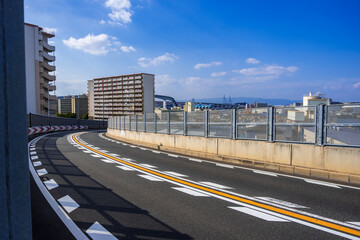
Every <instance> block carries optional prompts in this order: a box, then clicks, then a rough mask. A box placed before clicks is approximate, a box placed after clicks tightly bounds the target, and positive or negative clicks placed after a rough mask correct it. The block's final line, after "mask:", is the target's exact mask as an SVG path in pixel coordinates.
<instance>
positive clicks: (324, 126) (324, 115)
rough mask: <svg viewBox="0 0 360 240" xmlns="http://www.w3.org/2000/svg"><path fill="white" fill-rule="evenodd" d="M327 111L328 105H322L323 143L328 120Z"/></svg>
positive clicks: (325, 142)
mask: <svg viewBox="0 0 360 240" xmlns="http://www.w3.org/2000/svg"><path fill="white" fill-rule="evenodd" d="M328 111H329V106H324V113H323V119H324V121H323V145H326V144H327V122H328Z"/></svg>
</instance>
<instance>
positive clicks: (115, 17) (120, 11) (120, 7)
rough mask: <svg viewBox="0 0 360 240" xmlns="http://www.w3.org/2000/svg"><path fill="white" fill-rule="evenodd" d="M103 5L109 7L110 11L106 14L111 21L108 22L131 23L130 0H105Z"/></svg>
mask: <svg viewBox="0 0 360 240" xmlns="http://www.w3.org/2000/svg"><path fill="white" fill-rule="evenodd" d="M105 6H106V7H107V8H110V9H111V13H109V14H108V16H109V17H110V19H111V21H108V22H109V23H116V24H127V23H131V16H132V15H133V11H131V2H130V0H107V1H106V2H105Z"/></svg>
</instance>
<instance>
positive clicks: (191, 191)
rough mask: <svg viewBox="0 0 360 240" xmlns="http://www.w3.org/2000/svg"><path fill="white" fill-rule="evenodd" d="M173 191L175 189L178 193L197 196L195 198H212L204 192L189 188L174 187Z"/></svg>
mask: <svg viewBox="0 0 360 240" xmlns="http://www.w3.org/2000/svg"><path fill="white" fill-rule="evenodd" d="M172 189H175V190H177V191H180V192H183V193H186V194H189V195H191V196H195V197H210V196H209V195H207V194H205V193H202V192H198V191H195V190H193V189H189V188H184V187H172Z"/></svg>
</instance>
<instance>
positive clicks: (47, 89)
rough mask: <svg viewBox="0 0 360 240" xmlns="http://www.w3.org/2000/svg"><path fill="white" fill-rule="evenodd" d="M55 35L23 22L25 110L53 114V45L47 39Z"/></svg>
mask: <svg viewBox="0 0 360 240" xmlns="http://www.w3.org/2000/svg"><path fill="white" fill-rule="evenodd" d="M54 36H55V35H53V34H50V33H47V32H45V31H44V30H43V29H42V28H41V27H39V26H36V25H32V24H28V23H25V66H26V101H27V112H28V113H37V114H42V115H55V113H56V100H57V99H56V96H55V90H56V85H55V79H56V77H55V75H54V74H52V73H53V72H54V71H55V65H54V62H55V56H54V51H55V47H54V46H52V45H50V44H49V42H48V40H49V39H50V38H53V37H54Z"/></svg>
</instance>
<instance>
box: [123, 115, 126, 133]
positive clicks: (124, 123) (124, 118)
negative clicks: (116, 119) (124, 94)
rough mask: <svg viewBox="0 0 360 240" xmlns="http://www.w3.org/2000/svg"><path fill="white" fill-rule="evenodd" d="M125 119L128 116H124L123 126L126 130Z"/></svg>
mask: <svg viewBox="0 0 360 240" xmlns="http://www.w3.org/2000/svg"><path fill="white" fill-rule="evenodd" d="M125 118H126V116H123V120H124V122H123V123H124V124H123V126H124V129H123V130H125V129H126V120H125Z"/></svg>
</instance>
